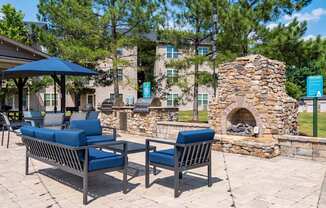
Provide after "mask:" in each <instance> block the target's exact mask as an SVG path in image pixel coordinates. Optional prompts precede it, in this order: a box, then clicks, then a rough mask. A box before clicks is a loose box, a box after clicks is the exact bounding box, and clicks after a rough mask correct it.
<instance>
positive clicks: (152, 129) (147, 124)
mask: <svg viewBox="0 0 326 208" xmlns="http://www.w3.org/2000/svg"><path fill="white" fill-rule="evenodd" d="M99 118H100V120H101V123H102V124H103V125H106V126H111V127H114V128H117V129H118V130H120V131H123V132H127V133H130V134H136V135H142V136H153V137H155V136H156V134H157V123H158V122H159V121H177V119H178V108H169V107H150V108H149V113H134V112H133V107H129V106H117V107H113V111H112V112H104V111H102V112H101V113H100V116H99Z"/></svg>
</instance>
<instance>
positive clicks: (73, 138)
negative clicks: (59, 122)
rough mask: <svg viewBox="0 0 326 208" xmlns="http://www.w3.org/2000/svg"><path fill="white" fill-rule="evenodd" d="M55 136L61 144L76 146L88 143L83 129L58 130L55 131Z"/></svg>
mask: <svg viewBox="0 0 326 208" xmlns="http://www.w3.org/2000/svg"><path fill="white" fill-rule="evenodd" d="M54 137H55V141H56V142H57V143H59V144H64V145H68V146H74V147H80V146H85V145H87V140H86V136H85V134H84V131H82V130H58V131H55V134H54Z"/></svg>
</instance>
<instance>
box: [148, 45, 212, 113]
mask: <svg viewBox="0 0 326 208" xmlns="http://www.w3.org/2000/svg"><path fill="white" fill-rule="evenodd" d="M209 50H210V45H209V44H203V45H201V46H200V47H199V54H200V55H203V56H204V55H206V54H208V53H209ZM189 53H191V52H189V50H185V49H177V48H176V47H174V46H173V45H169V44H166V43H163V42H161V43H159V44H158V45H157V49H156V55H157V57H158V59H157V60H156V62H155V69H154V70H155V76H156V77H157V78H158V79H159V80H160V78H161V77H165V78H164V79H161V83H160V85H161V88H162V89H164V90H166V92H165V94H166V96H165V99H164V100H162V104H163V105H164V106H165V107H172V106H177V107H179V110H181V111H182V110H192V109H193V88H191V89H190V90H189V93H184V92H183V89H182V88H180V87H179V86H178V85H176V84H174V83H177V82H178V80H179V79H184V78H186V79H187V83H188V84H192V83H194V76H193V75H188V73H189V72H190V73H191V72H194V66H191V67H190V68H189V69H184V70H177V69H175V68H172V67H168V66H167V63H169V62H171V61H172V60H176V59H182V58H184V57H186V56H187V55H189ZM199 71H201V72H203V71H206V72H209V73H212V69H211V67H210V66H209V65H208V64H207V63H204V64H202V65H200V66H199ZM186 72H187V74H185V73H186ZM213 93H214V90H213V88H212V87H209V86H199V89H198V101H197V102H198V106H199V110H207V108H208V103H209V102H210V101H211V100H212V98H213ZM156 94H161V92H156Z"/></svg>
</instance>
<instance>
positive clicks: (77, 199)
mask: <svg viewBox="0 0 326 208" xmlns="http://www.w3.org/2000/svg"><path fill="white" fill-rule="evenodd" d="M130 138H133V139H130ZM119 139H126V140H133V141H137V142H144V139H145V138H143V137H133V136H130V135H123V136H122V137H121V138H119ZM19 142H20V138H18V137H14V136H12V140H11V146H10V147H9V149H6V148H5V147H0V155H1V156H0V207H6V208H10V207H33V208H37V207H44V208H45V207H47V208H50V207H83V205H82V193H81V191H80V190H81V188H82V180H81V178H79V177H77V176H73V175H70V174H67V173H65V172H62V171H60V170H56V169H53V168H51V167H50V166H47V165H45V164H43V163H41V162H38V161H35V160H31V168H30V172H32V174H30V175H28V176H25V175H24V153H25V147H24V146H22V145H19ZM162 147H163V146H162ZM212 158H213V177H214V179H213V182H214V183H213V186H212V187H211V188H208V187H207V181H206V178H205V175H206V169H205V168H204V169H197V170H194V171H191V172H188V173H187V174H186V176H185V177H184V186H183V187H184V192H183V193H182V194H181V196H180V197H179V198H177V199H175V198H174V197H173V177H172V174H173V173H172V172H170V171H167V170H160V171H159V174H158V175H157V176H153V175H151V182H154V183H152V185H151V187H150V188H149V189H145V186H144V154H143V153H139V154H133V155H130V156H129V163H130V166H131V167H132V168H130V170H129V188H130V191H129V193H128V194H126V195H124V194H122V192H121V179H122V174H121V173H119V172H112V173H107V174H103V175H100V176H97V177H92V178H90V187H89V188H90V194H91V195H92V196H93V197H95V198H94V199H93V200H92V201H91V202H90V203H89V205H87V207H121V208H123V207H128V208H130V207H132V208H137V207H142V208H146V207H150V208H154V207H164V208H170V207H178V208H181V207H196V208H198V207H219V208H224V207H231V205H232V204H233V201H234V202H235V207H239V208H256V207H257V208H265V207H271V208H290V207H291V208H296V207H297V208H312V207H314V208H315V207H317V205H318V201H320V204H319V207H325V206H326V199H324V198H323V194H321V195H320V193H324V192H325V193H326V189H325V188H324V189H321V186H322V183H323V178H324V174H325V170H326V164H325V163H323V162H318V161H310V160H301V159H290V158H285V157H277V158H274V159H270V160H267V159H259V158H255V157H248V156H241V155H235V154H222V153H221V152H213V154H212ZM224 158H225V159H224ZM227 173H228V174H227ZM228 178H229V179H230V180H227V179H228ZM229 182H230V185H231V192H230V190H229V189H230V188H229ZM66 184H69V185H66ZM321 190H324V191H322V192H321ZM232 196H233V197H232ZM320 196H321V197H320ZM319 198H321V200H319Z"/></svg>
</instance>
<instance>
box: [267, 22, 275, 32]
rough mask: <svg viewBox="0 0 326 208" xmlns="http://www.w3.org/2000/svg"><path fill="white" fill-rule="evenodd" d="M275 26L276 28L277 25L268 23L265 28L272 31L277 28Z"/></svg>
mask: <svg viewBox="0 0 326 208" xmlns="http://www.w3.org/2000/svg"><path fill="white" fill-rule="evenodd" d="M277 26H278V24H277V23H270V24H268V25H267V26H266V27H267V28H268V29H270V30H272V29H274V28H275V27H277Z"/></svg>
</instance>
